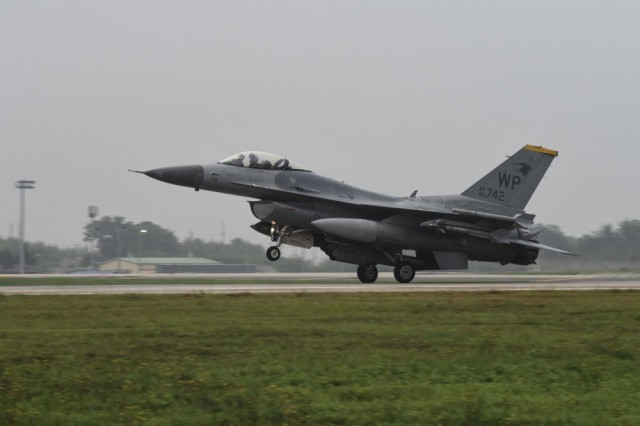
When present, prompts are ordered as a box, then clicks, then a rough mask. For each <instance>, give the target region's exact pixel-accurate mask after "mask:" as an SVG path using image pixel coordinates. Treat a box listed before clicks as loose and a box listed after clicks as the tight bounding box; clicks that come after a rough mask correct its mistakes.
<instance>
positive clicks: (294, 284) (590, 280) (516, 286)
mask: <svg viewBox="0 0 640 426" xmlns="http://www.w3.org/2000/svg"><path fill="white" fill-rule="evenodd" d="M5 277H6V276H5ZM34 277H38V278H40V279H42V285H40V284H39V283H38V284H35V285H33V284H30V285H1V284H2V280H1V278H2V277H0V294H5V295H11V294H24V295H47V294H49V295H54V294H55V295H74V294H77V295H79V294H189V293H191V294H194V293H195V294H198V293H214V294H216V293H217V294H233V293H360V292H453V291H536V290H564V291H568V290H640V275H637V274H635V275H634V274H628V275H627V274H621V275H618V274H613V275H483V274H468V273H449V274H424V275H418V276H417V277H416V279H415V280H414V282H412V283H410V284H399V283H397V282H395V281H394V280H393V277H392V274H388V273H383V274H380V279H379V281H378V282H377V283H376V284H361V283H360V282H358V281H357V279H355V278H354V277H353V274H243V275H236V274H217V275H206V276H203V275H190V276H184V275H157V276H156V275H154V276H144V277H142V276H137V277H132V276H127V277H126V278H139V279H141V280H143V281H144V282H143V283H141V284H138V283H136V284H118V280H121V279H123V278H125V277H121V276H115V277H99V278H100V281H101V282H100V283H97V284H81V283H80V282H81V281H82V279H81V278H80V280H77V282H78V283H74V280H76V278H77V277H69V276H66V277H68V278H69V281H68V282H69V283H68V284H66V283H65V284H63V285H59V284H56V285H47V284H46V283H47V281H48V280H47V278H51V277H56V278H60V277H65V276H59V275H58V276H53V275H41V276H33V275H30V276H29V278H34ZM12 278H15V276H13V277H12ZM84 278H86V277H84ZM90 278H96V276H95V275H92V276H90ZM202 278H208V279H211V280H212V281H215V284H194V283H189V280H195V279H198V280H201V279H202ZM167 279H168V281H169V283H166V281H167ZM160 280H162V281H163V282H164V283H158V282H157V281H160ZM241 280H251V281H252V283H250V284H246V283H235V282H234V281H241ZM38 281H39V280H38ZM154 281H156V282H154ZM171 281H175V283H172V282H171ZM261 281H264V282H261Z"/></svg>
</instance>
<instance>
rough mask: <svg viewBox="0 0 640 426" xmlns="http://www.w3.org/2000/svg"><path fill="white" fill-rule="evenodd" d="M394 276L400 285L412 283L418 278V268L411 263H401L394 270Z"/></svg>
mask: <svg viewBox="0 0 640 426" xmlns="http://www.w3.org/2000/svg"><path fill="white" fill-rule="evenodd" d="M393 276H394V277H395V278H396V281H398V282H399V283H402V284H407V283H410V282H411V281H412V280H413V279H414V278H415V276H416V268H414V267H413V265H411V264H410V263H409V262H400V263H398V264H397V265H396V267H395V268H394V269H393Z"/></svg>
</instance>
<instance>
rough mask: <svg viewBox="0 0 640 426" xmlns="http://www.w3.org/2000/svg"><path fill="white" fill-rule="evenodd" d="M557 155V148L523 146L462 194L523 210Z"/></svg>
mask: <svg viewBox="0 0 640 426" xmlns="http://www.w3.org/2000/svg"><path fill="white" fill-rule="evenodd" d="M557 156H558V152H557V151H552V150H550V149H547V148H542V147H540V146H533V145H526V146H525V147H524V148H522V149H521V150H520V151H518V152H516V153H515V154H514V155H512V156H511V157H509V158H508V159H507V160H506V161H505V162H504V163H502V164H500V165H499V166H498V167H496V168H495V169H493V171H492V172H491V173H489V174H488V175H486V176H485V177H483V178H482V179H480V180H479V181H478V182H476V183H475V184H473V185H471V187H470V188H469V189H467V190H466V191H464V192H463V193H462V195H464V196H466V197H471V198H475V199H477V200H482V201H488V202H491V203H495V204H501V205H507V206H510V207H513V208H516V209H519V210H524V208H525V207H526V205H527V203H528V202H529V200H530V199H531V196H532V195H533V192H534V191H535V190H536V188H537V187H538V184H539V183H540V181H541V180H542V177H543V176H544V174H545V172H546V171H547V169H548V168H549V166H550V165H551V162H552V161H553V159H554V158H555V157H557Z"/></svg>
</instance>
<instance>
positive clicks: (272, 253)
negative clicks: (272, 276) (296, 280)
mask: <svg viewBox="0 0 640 426" xmlns="http://www.w3.org/2000/svg"><path fill="white" fill-rule="evenodd" d="M267 259H269V260H270V261H272V262H275V261H276V260H278V259H280V249H279V248H278V247H277V246H271V247H269V248H268V249H267Z"/></svg>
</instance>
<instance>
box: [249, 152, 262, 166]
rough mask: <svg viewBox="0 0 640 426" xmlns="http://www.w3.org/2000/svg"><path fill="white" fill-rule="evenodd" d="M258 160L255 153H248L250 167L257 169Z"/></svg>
mask: <svg viewBox="0 0 640 426" xmlns="http://www.w3.org/2000/svg"><path fill="white" fill-rule="evenodd" d="M258 161H259V159H258V156H257V155H255V154H254V153H253V152H252V153H251V154H249V167H251V168H252V169H259V168H260V163H258Z"/></svg>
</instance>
